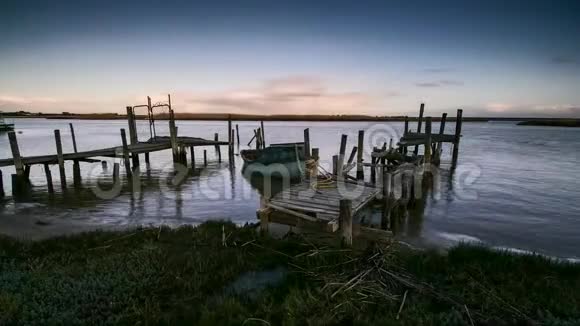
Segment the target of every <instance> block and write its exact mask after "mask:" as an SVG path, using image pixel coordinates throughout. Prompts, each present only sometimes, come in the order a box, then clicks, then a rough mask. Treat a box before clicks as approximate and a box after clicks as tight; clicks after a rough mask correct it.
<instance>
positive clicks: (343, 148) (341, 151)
mask: <svg viewBox="0 0 580 326" xmlns="http://www.w3.org/2000/svg"><path fill="white" fill-rule="evenodd" d="M347 140H348V136H347V135H342V136H341V137H340V149H339V152H338V169H337V170H336V171H337V172H338V174H337V176H339V177H340V178H342V177H343V172H342V171H343V169H344V156H345V154H346V142H347Z"/></svg>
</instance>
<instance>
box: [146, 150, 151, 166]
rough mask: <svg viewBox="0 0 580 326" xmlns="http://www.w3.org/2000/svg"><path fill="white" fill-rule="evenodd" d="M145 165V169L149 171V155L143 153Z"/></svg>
mask: <svg viewBox="0 0 580 326" xmlns="http://www.w3.org/2000/svg"><path fill="white" fill-rule="evenodd" d="M145 165H147V169H149V166H150V165H151V163H150V162H149V153H145Z"/></svg>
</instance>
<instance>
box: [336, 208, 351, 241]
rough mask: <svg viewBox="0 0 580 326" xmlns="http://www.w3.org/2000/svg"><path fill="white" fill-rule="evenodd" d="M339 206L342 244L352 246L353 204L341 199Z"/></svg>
mask: <svg viewBox="0 0 580 326" xmlns="http://www.w3.org/2000/svg"><path fill="white" fill-rule="evenodd" d="M339 205H340V206H339V217H338V221H339V228H340V233H341V236H342V243H343V245H346V246H352V202H351V201H350V199H341V200H340V204H339Z"/></svg>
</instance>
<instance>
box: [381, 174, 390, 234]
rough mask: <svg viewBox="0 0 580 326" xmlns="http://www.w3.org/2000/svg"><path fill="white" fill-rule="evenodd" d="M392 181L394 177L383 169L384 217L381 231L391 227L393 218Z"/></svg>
mask: <svg viewBox="0 0 580 326" xmlns="http://www.w3.org/2000/svg"><path fill="white" fill-rule="evenodd" d="M391 180H392V175H391V173H389V172H388V171H387V169H386V168H383V216H382V218H381V229H383V230H386V229H387V228H388V226H389V225H390V217H391V206H390V200H391V192H392V189H391Z"/></svg>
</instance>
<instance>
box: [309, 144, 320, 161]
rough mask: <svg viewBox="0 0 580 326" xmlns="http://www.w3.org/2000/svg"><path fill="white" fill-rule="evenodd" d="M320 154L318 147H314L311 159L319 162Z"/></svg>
mask: <svg viewBox="0 0 580 326" xmlns="http://www.w3.org/2000/svg"><path fill="white" fill-rule="evenodd" d="M318 153H319V149H318V147H314V148H313V149H312V156H311V158H312V159H314V160H316V161H318V159H320V155H319V154H318Z"/></svg>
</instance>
